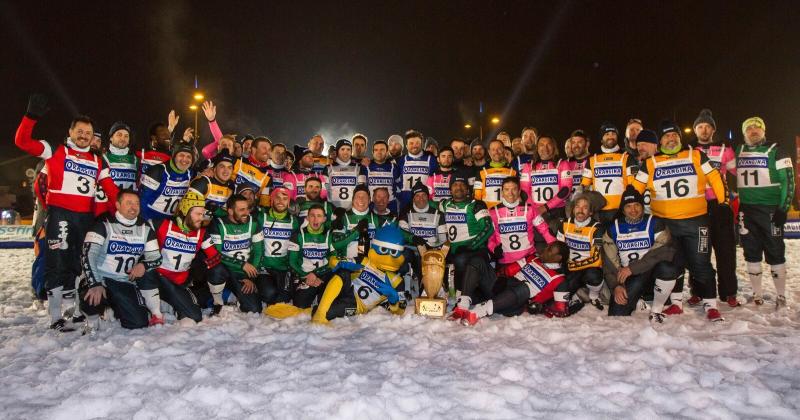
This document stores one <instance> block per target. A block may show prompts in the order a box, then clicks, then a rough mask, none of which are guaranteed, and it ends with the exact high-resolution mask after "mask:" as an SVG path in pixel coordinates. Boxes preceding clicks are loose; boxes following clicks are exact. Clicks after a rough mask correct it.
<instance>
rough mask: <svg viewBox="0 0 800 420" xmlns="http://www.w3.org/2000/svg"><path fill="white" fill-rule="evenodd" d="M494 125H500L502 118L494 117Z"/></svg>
mask: <svg viewBox="0 0 800 420" xmlns="http://www.w3.org/2000/svg"><path fill="white" fill-rule="evenodd" d="M492 124H494V125H497V124H500V118H497V117H492Z"/></svg>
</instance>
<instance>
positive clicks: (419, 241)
mask: <svg viewBox="0 0 800 420" xmlns="http://www.w3.org/2000/svg"><path fill="white" fill-rule="evenodd" d="M411 243H412V244H413V245H414V246H424V245H428V241H426V240H425V238H423V237H420V236H417V235H414V236H412V237H411Z"/></svg>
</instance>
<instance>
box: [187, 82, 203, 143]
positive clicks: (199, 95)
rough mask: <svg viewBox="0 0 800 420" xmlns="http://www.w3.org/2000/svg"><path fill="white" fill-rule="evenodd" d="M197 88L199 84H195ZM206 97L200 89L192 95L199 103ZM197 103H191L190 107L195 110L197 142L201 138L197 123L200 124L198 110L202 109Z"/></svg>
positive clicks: (195, 138)
mask: <svg viewBox="0 0 800 420" xmlns="http://www.w3.org/2000/svg"><path fill="white" fill-rule="evenodd" d="M195 88H197V86H195ZM205 97H206V96H205V95H203V92H200V91H195V92H194V94H193V95H192V98H193V99H194V100H195V101H196V102H197V103H199V102H200V101H202V100H203V99H205ZM197 103H193V104H191V105H189V109H191V110H192V111H194V140H195V142H197V140H199V139H200V132H199V131H198V128H197V125H198V120H197V111H198V110H199V109H200V106H199V105H198V104H197Z"/></svg>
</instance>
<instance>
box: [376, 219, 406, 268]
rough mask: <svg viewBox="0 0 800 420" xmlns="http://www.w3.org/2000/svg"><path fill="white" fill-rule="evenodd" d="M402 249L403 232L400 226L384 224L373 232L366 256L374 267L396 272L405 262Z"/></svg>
mask: <svg viewBox="0 0 800 420" xmlns="http://www.w3.org/2000/svg"><path fill="white" fill-rule="evenodd" d="M403 249H404V248H403V233H402V232H401V231H400V228H399V227H397V226H396V225H386V226H384V227H382V228H380V229H378V230H377V231H376V232H375V238H374V239H373V240H372V242H371V243H370V249H369V253H368V254H367V258H369V262H370V264H372V265H373V266H374V267H375V268H378V269H380V270H383V271H391V272H397V270H399V269H400V266H401V265H403V262H405V257H403Z"/></svg>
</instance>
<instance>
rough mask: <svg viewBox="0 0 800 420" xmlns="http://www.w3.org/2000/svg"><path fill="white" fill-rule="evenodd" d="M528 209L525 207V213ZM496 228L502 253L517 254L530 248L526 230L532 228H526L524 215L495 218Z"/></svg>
mask: <svg viewBox="0 0 800 420" xmlns="http://www.w3.org/2000/svg"><path fill="white" fill-rule="evenodd" d="M527 208H528V207H525V209H526V211H527ZM497 226H498V230H499V233H500V243H501V244H502V246H503V250H504V251H510V252H517V251H524V250H528V249H530V248H531V243H530V241H529V239H528V238H529V237H528V230H529V229H532V228H533V226H528V220H527V217H526V216H525V215H519V216H504V217H499V216H498V218H497Z"/></svg>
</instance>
